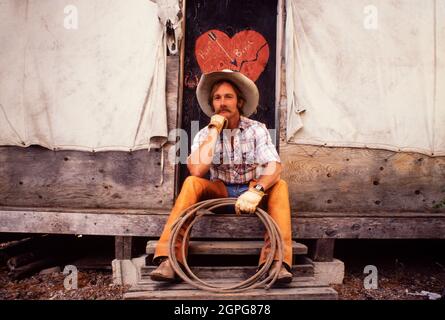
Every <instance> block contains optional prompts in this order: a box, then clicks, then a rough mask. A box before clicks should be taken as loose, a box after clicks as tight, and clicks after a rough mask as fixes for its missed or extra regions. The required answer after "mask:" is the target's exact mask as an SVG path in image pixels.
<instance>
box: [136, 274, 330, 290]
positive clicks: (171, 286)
mask: <svg viewBox="0 0 445 320" xmlns="http://www.w3.org/2000/svg"><path fill="white" fill-rule="evenodd" d="M202 280H204V281H208V283H210V284H213V285H218V286H224V287H228V286H229V285H235V284H238V283H240V282H241V281H244V280H246V279H242V278H241V279H236V278H234V279H232V278H231V279H214V278H213V279H202ZM273 287H274V288H316V287H326V283H323V282H320V281H316V280H315V278H314V277H294V278H293V279H292V282H291V283H281V284H280V283H275V284H274V285H273ZM191 289H196V287H194V286H192V285H191V284H188V283H186V282H180V283H167V282H156V281H152V280H150V278H148V277H147V278H144V279H142V280H141V281H139V282H138V284H137V285H134V286H132V287H131V288H130V289H129V291H130V292H131V291H153V290H191Z"/></svg>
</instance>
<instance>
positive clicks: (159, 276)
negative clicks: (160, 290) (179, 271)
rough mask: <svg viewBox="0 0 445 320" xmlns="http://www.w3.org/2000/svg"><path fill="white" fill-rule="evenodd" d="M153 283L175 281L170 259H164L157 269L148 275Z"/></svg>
mask: <svg viewBox="0 0 445 320" xmlns="http://www.w3.org/2000/svg"><path fill="white" fill-rule="evenodd" d="M150 278H151V280H153V281H174V280H175V279H176V273H175V270H173V268H172V266H171V263H170V259H168V258H166V259H164V260H163V261H162V262H161V264H160V265H159V267H157V268H156V269H155V270H153V271H152V272H151V273H150Z"/></svg>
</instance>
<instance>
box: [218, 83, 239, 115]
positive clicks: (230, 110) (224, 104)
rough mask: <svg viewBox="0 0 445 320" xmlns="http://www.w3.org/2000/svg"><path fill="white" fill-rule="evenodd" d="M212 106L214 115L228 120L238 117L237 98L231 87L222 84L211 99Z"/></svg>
mask: <svg viewBox="0 0 445 320" xmlns="http://www.w3.org/2000/svg"><path fill="white" fill-rule="evenodd" d="M212 105H213V109H214V110H215V114H219V115H221V116H223V117H225V118H227V119H228V120H229V119H230V118H237V117H239V115H240V113H239V110H238V98H237V96H236V92H235V90H234V89H233V87H232V85H231V84H230V83H227V82H223V83H222V84H221V85H220V86H219V88H218V89H217V90H216V91H215V93H214V94H213V97H212Z"/></svg>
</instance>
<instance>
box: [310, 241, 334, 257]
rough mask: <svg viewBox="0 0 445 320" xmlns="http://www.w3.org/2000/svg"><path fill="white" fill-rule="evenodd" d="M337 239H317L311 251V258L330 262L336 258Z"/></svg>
mask: <svg viewBox="0 0 445 320" xmlns="http://www.w3.org/2000/svg"><path fill="white" fill-rule="evenodd" d="M334 243H335V239H332V238H329V239H317V240H315V243H314V245H313V247H312V248H311V251H310V256H311V259H312V260H313V261H315V262H330V261H332V260H333V259H334Z"/></svg>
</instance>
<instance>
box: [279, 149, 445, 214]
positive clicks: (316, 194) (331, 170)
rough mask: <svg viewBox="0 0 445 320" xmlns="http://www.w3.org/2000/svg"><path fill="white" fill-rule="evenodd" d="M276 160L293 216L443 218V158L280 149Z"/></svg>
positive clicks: (362, 151) (407, 154)
mask: <svg viewBox="0 0 445 320" xmlns="http://www.w3.org/2000/svg"><path fill="white" fill-rule="evenodd" d="M280 156H281V159H282V161H283V163H284V170H283V174H282V176H283V179H285V180H286V181H287V182H288V185H289V189H290V192H289V194H290V198H291V199H290V201H291V207H292V208H293V210H295V211H297V212H299V211H331V212H332V211H351V212H369V211H390V212H404V211H421V212H434V211H440V212H445V205H442V206H441V205H439V204H440V203H441V202H442V201H443V200H444V199H445V157H435V158H431V157H428V156H425V155H422V154H416V153H396V152H393V151H387V150H370V149H360V148H329V147H323V146H310V145H291V144H284V143H282V144H281V146H280ZM436 205H438V206H439V207H440V208H437V209H436V208H435V206H436Z"/></svg>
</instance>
